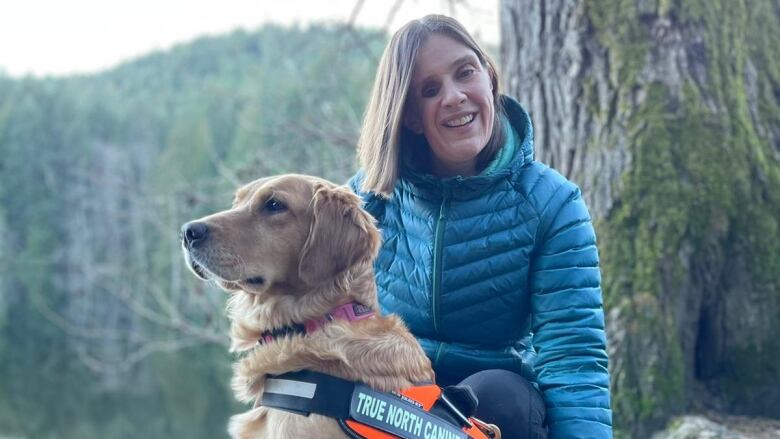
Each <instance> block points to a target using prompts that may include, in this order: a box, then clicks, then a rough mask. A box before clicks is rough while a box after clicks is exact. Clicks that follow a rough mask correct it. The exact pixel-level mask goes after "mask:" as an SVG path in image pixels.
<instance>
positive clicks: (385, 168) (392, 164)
mask: <svg viewBox="0 0 780 439" xmlns="http://www.w3.org/2000/svg"><path fill="white" fill-rule="evenodd" d="M432 34H441V35H445V36H447V37H450V38H452V39H454V40H455V41H457V42H459V43H461V44H463V45H465V46H466V47H468V48H470V49H471V50H473V51H474V53H475V54H476V55H477V58H478V59H479V61H480V63H481V64H482V65H483V66H484V67H486V68H487V69H488V74H489V75H490V81H491V85H492V90H493V105H494V106H495V111H494V118H493V133H492V135H491V138H490V140H489V141H488V143H487V145H486V146H485V148H484V149H483V150H482V152H481V153H480V154H479V156H477V167H478V169H481V168H484V167H485V166H487V164H488V163H489V162H490V160H491V159H492V158H493V157H494V156H495V154H496V152H497V151H498V150H499V149H500V148H501V146H502V143H503V130H501V127H500V119H499V114H500V113H501V111H502V110H501V108H500V105H499V96H500V91H499V81H498V73H497V71H496V66H495V63H494V62H493V60H491V59H490V57H489V56H488V55H487V54H486V53H485V52H484V51H483V50H482V49H481V48H480V47H479V45H477V43H476V41H474V39H473V38H472V37H471V35H469V33H468V32H467V31H466V29H465V28H464V27H463V25H461V24H460V23H459V22H458V21H457V20H455V19H454V18H450V17H447V16H444V15H426V16H425V17H423V18H420V19H417V20H412V21H410V22H409V23H407V24H405V25H404V26H403V27H402V28H401V29H399V30H398V31H397V32H396V33H395V34H394V35H393V37H392V38H391V39H390V42H389V43H388V44H387V47H385V51H384V53H383V54H382V58H381V60H380V61H379V67H378V69H377V73H376V78H375V79H374V87H373V90H372V92H371V97H370V98H369V101H368V105H367V107H366V112H365V116H364V118H363V127H362V129H361V131H360V138H359V139H358V147H357V148H358V160H359V163H360V167H361V168H362V169H363V172H364V177H363V182H362V184H361V187H360V190H362V191H364V192H373V193H376V194H379V195H383V196H386V197H389V196H390V195H391V194H392V193H393V187H394V186H395V183H396V181H397V180H398V177H399V174H400V159H401V155H402V151H401V143H402V140H403V139H404V138H406V137H408V136H411V135H413V134H412V133H411V131H409V130H408V129H406V128H405V127H404V126H403V121H404V109H405V108H406V102H407V96H408V94H409V88H410V85H411V82H412V74H413V73H414V67H415V64H416V60H417V53H418V52H419V50H420V48H421V47H422V46H423V45H424V44H425V42H426V40H427V39H428V37H429V36H430V35H432Z"/></svg>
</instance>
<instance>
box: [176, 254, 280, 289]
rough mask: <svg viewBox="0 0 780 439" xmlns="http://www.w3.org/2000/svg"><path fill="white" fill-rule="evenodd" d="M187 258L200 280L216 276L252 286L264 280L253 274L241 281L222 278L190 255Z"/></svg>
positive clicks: (258, 284)
mask: <svg viewBox="0 0 780 439" xmlns="http://www.w3.org/2000/svg"><path fill="white" fill-rule="evenodd" d="M187 259H189V262H190V268H191V269H192V272H193V273H195V275H196V276H198V277H199V278H201V279H202V280H209V279H211V278H216V279H217V280H222V281H225V282H239V283H243V284H246V285H249V286H253V287H261V286H263V285H265V282H266V281H265V278H264V277H263V276H253V277H249V278H246V279H244V280H243V281H233V280H228V279H223V278H221V277H220V276H217V275H216V274H214V273H212V272H211V271H209V270H208V269H207V268H206V267H204V266H203V265H201V264H199V263H198V262H197V261H196V260H195V259H194V258H192V257H191V256H190V257H189V258H187Z"/></svg>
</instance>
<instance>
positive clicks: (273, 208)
mask: <svg viewBox="0 0 780 439" xmlns="http://www.w3.org/2000/svg"><path fill="white" fill-rule="evenodd" d="M263 210H265V211H266V212H271V213H277V212H281V211H283V210H287V206H285V205H284V204H282V202H280V201H279V200H276V199H274V198H269V199H268V201H266V202H265V204H264V205H263Z"/></svg>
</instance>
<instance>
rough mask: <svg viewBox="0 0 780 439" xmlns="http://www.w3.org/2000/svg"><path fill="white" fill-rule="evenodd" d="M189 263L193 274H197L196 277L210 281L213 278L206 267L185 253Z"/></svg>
mask: <svg viewBox="0 0 780 439" xmlns="http://www.w3.org/2000/svg"><path fill="white" fill-rule="evenodd" d="M185 255H186V259H187V262H188V263H189V266H190V270H192V272H193V273H195V275H196V276H198V277H199V278H200V279H202V280H209V279H210V278H211V276H210V274H211V273H210V272H209V271H208V270H206V268H205V267H203V266H202V265H200V264H198V263H197V262H196V261H195V258H193V257H192V256H191V255H190V254H189V253H188V252H185Z"/></svg>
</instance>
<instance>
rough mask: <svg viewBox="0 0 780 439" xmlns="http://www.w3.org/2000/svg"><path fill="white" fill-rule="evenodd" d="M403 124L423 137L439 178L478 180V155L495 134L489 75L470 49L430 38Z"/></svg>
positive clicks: (447, 39)
mask: <svg viewBox="0 0 780 439" xmlns="http://www.w3.org/2000/svg"><path fill="white" fill-rule="evenodd" d="M407 102H408V103H407V104H406V105H407V107H406V112H405V115H404V123H405V125H406V127H407V128H409V129H411V130H412V131H414V132H415V133H417V134H424V135H425V138H426V139H427V140H428V144H429V145H430V147H431V154H432V157H431V158H432V168H433V169H431V172H432V173H433V174H434V175H438V176H442V177H450V176H454V175H462V176H464V177H465V176H472V175H476V173H477V169H476V162H477V155H479V153H480V152H481V151H482V149H483V148H484V147H485V145H486V144H487V142H488V140H489V139H490V135H491V134H492V133H493V112H494V111H495V109H494V106H493V94H492V87H491V84H490V74H489V73H488V71H487V68H486V67H485V66H483V65H482V64H481V63H480V62H479V58H477V54H476V53H474V51H473V50H471V49H470V48H469V47H468V46H465V45H463V44H461V43H460V42H458V41H456V40H454V39H452V38H450V37H448V36H444V35H439V34H433V35H431V36H430V37H428V40H427V41H426V42H425V44H424V45H423V47H422V48H421V49H420V51H419V53H418V55H417V63H416V65H415V68H414V72H413V74H412V85H411V88H410V90H409V100H408V101H407Z"/></svg>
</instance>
